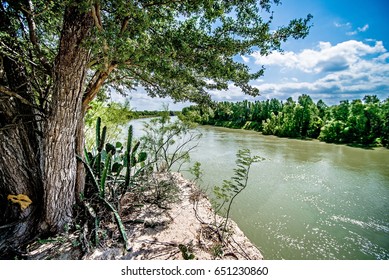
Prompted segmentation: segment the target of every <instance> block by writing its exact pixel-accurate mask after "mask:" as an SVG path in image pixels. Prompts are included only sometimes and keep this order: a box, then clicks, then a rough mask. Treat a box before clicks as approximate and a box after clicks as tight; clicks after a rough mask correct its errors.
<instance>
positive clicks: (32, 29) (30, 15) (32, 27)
mask: <svg viewBox="0 0 389 280" xmlns="http://www.w3.org/2000/svg"><path fill="white" fill-rule="evenodd" d="M27 3H28V9H26V8H22V11H23V14H24V15H25V17H26V19H27V23H28V30H29V35H30V42H31V43H32V45H33V46H34V48H35V52H36V54H37V56H38V59H39V61H40V62H41V63H42V65H43V67H44V68H45V69H46V71H47V72H48V74H49V75H51V72H52V66H51V65H50V63H49V62H48V60H47V58H46V57H45V56H44V55H43V54H42V51H41V47H40V45H39V41H38V36H37V35H36V24H35V20H34V5H33V3H32V1H31V0H28V1H27Z"/></svg>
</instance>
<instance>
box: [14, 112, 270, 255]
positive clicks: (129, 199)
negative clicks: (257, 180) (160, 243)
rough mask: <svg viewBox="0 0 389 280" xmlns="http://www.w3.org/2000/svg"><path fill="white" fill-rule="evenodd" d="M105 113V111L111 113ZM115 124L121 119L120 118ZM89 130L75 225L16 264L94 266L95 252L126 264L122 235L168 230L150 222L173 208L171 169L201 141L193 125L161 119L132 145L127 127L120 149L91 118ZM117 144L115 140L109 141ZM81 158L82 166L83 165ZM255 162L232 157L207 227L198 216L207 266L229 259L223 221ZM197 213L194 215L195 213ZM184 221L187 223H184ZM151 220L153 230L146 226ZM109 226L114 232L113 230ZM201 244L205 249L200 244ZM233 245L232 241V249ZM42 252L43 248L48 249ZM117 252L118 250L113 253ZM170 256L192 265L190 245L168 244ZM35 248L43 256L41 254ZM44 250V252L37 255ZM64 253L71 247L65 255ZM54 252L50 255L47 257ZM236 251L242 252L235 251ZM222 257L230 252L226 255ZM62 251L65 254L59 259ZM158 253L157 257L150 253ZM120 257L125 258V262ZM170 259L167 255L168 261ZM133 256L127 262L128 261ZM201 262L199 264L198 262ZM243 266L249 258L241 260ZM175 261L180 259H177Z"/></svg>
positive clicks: (196, 192) (164, 115) (242, 153)
mask: <svg viewBox="0 0 389 280" xmlns="http://www.w3.org/2000/svg"><path fill="white" fill-rule="evenodd" d="M110 110H112V109H109V110H108V111H110ZM119 118H126V115H122V116H120V117H119ZM94 127H95V133H94V134H95V143H94V145H93V146H92V148H91V149H90V150H88V149H85V152H84V157H81V156H78V157H77V158H78V160H79V161H81V162H82V163H83V164H84V165H85V167H86V170H87V175H86V186H85V192H84V193H82V195H81V197H80V198H79V199H80V201H81V203H79V204H78V205H77V207H76V209H75V212H76V219H75V221H74V223H72V224H69V225H68V226H67V230H66V233H65V234H62V235H58V236H56V237H54V238H49V239H40V240H38V242H36V243H33V244H32V245H31V246H29V248H28V249H27V252H25V253H23V254H19V257H21V258H34V259H36V258H38V259H51V258H54V259H55V258H67V259H69V258H70V259H78V258H94V257H93V254H95V253H94V252H95V250H98V248H105V250H106V251H109V250H111V249H112V248H116V247H122V248H123V251H120V250H119V252H115V253H114V254H115V256H113V255H112V253H108V254H111V255H110V256H109V257H107V256H106V255H107V253H104V252H103V253H102V254H103V255H104V257H103V258H120V257H126V256H127V258H132V257H129V255H131V253H129V252H131V250H133V248H132V246H133V244H131V242H130V241H129V236H128V232H129V231H131V230H129V228H131V227H132V226H133V225H138V224H142V225H143V226H144V227H151V228H155V227H158V228H160V230H162V231H163V229H164V228H166V226H167V222H162V223H161V222H157V221H155V219H158V218H156V217H157V216H158V215H160V213H161V212H160V211H169V210H170V209H171V207H172V205H173V204H175V203H177V201H178V200H180V197H181V196H180V192H182V190H181V189H180V187H179V186H178V185H177V180H176V179H175V176H174V175H172V173H171V172H172V169H173V167H175V168H176V169H178V170H179V169H180V168H181V166H182V164H183V163H184V162H188V161H189V159H190V152H191V151H194V149H195V147H196V146H197V144H198V141H199V139H200V137H201V134H199V133H197V132H196V130H195V129H193V128H194V127H193V123H186V122H182V121H180V120H176V121H172V120H171V118H170V116H169V112H168V111H164V112H160V116H159V117H157V118H153V119H151V120H149V121H148V122H147V123H146V122H145V124H144V129H143V130H144V135H143V136H142V137H141V138H140V139H134V137H133V127H132V125H130V126H129V127H128V132H127V136H126V143H122V142H111V143H109V142H107V139H106V138H107V126H102V118H101V117H97V118H96V123H95V125H94ZM116 136H117V135H116ZM83 158H85V160H84V159H83ZM260 160H262V158H260V157H256V156H254V157H253V156H251V155H250V151H249V150H247V149H245V150H239V151H238V152H237V161H236V163H237V168H236V169H235V170H234V173H235V175H234V176H233V177H232V180H231V181H227V180H226V181H224V184H223V185H222V186H220V187H217V186H216V187H214V195H215V196H214V198H213V199H212V204H213V206H214V216H213V221H212V222H207V221H204V220H203V219H202V218H201V217H200V215H199V214H198V213H197V214H196V217H197V219H198V220H199V223H201V224H203V225H204V226H203V227H204V229H206V230H205V231H206V235H204V236H203V237H200V239H201V238H204V239H209V240H211V244H212V245H210V246H209V247H208V249H207V251H208V254H210V255H211V256H213V257H212V258H215V259H216V258H218V259H222V258H224V255H225V253H226V252H229V253H228V254H227V255H235V254H237V253H236V252H231V248H230V249H229V247H230V246H231V245H230V244H231V242H232V241H231V238H232V236H233V234H234V232H233V231H234V228H233V227H231V226H230V219H229V215H230V214H229V213H230V210H231V207H232V203H233V201H234V199H235V197H236V196H237V195H239V193H240V192H242V191H243V190H244V188H245V187H246V186H247V180H248V175H249V170H250V166H251V164H253V163H254V162H257V161H260ZM190 171H191V173H192V175H193V176H194V178H195V179H194V182H198V181H200V180H201V174H202V173H203V171H202V170H201V166H200V164H199V163H198V162H196V163H194V165H193V167H191V168H190ZM202 196H203V197H204V196H205V194H204V193H203V192H202V191H201V190H200V189H197V188H195V189H193V190H192V193H191V194H190V200H191V201H192V203H193V209H197V208H198V204H199V200H201V197H202ZM150 205H151V207H153V209H157V210H153V211H152V213H149V214H151V216H154V218H153V217H152V218H151V219H148V220H147V219H146V218H142V217H143V216H142V215H143V214H142V215H139V217H141V218H135V219H131V218H129V217H130V216H134V214H135V213H142V212H144V211H149V210H144V209H149V208H150ZM196 211H199V212H201V210H198V209H197V210H195V212H196ZM186 218H187V219H190V218H189V217H186ZM153 220H154V222H153ZM113 221H114V222H115V225H114V224H113ZM202 242H204V241H202ZM235 242H236V241H235ZM47 244H49V246H47ZM120 244H121V245H120ZM169 246H170V247H173V249H171V248H170V251H169V252H170V253H167V254H166V255H167V258H169V257H172V256H173V257H172V258H177V254H180V255H181V258H182V259H185V260H191V259H195V258H198V256H197V255H195V254H194V247H195V246H196V245H195V244H193V243H192V241H190V242H189V243H185V244H183V243H177V244H175V245H174V244H173V245H172V244H169ZM41 247H42V248H43V249H41ZM45 247H47V248H48V249H44V248H45ZM66 247H70V252H69V250H66V249H65V248H66ZM53 248H55V250H54V249H53ZM240 249H241V248H240ZM228 250H229V251H228ZM64 251H65V252H66V251H67V252H66V253H64ZM156 251H157V250H156ZM126 252H127V255H126ZM172 252H173V253H172ZM131 256H132V255H131ZM200 257H201V256H200ZM245 257H246V258H249V254H247V253H246V255H245ZM178 258H180V257H178Z"/></svg>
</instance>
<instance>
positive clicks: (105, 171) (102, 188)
mask: <svg viewBox="0 0 389 280" xmlns="http://www.w3.org/2000/svg"><path fill="white" fill-rule="evenodd" d="M111 152H112V151H109V152H108V154H107V157H106V158H105V163H104V169H103V174H102V175H101V181H100V197H101V198H104V197H105V182H106V180H107V175H108V172H109V171H110V170H111V159H112V153H111Z"/></svg>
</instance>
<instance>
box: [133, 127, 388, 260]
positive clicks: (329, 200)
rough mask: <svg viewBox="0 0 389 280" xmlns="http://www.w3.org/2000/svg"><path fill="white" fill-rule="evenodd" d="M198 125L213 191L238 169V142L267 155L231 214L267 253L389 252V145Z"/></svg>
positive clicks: (206, 179)
mask: <svg viewBox="0 0 389 280" xmlns="http://www.w3.org/2000/svg"><path fill="white" fill-rule="evenodd" d="M140 123H141V122H140V121H139V120H138V121H135V122H134V123H133V124H134V128H135V130H138V129H140V127H141V126H140ZM198 130H199V132H201V133H202V135H203V136H202V139H201V141H200V144H199V146H198V148H197V149H196V151H195V152H193V153H192V154H191V159H192V162H195V161H198V162H200V163H201V168H202V170H203V172H204V175H203V178H202V182H201V187H202V188H204V189H205V190H207V191H210V190H211V189H212V187H213V186H215V185H221V184H222V182H223V180H224V179H229V178H230V177H231V176H232V175H233V168H234V167H235V159H236V156H235V155H236V152H237V150H238V149H240V148H249V149H250V150H251V152H252V154H256V155H259V156H261V157H264V158H265V160H264V161H262V162H259V163H255V164H254V165H253V166H252V168H251V171H250V179H249V184H248V187H247V188H246V189H245V190H244V191H243V192H242V193H241V194H240V195H239V196H238V197H237V199H236V201H235V203H234V204H233V209H232V215H231V216H232V219H233V220H234V221H236V222H237V223H238V225H239V227H240V228H241V229H242V230H243V232H244V233H245V234H246V236H247V237H248V238H249V239H250V240H251V241H252V242H253V243H254V244H255V245H257V247H258V248H259V249H260V250H261V252H262V254H263V255H264V257H265V259H288V260H292V259H309V260H314V259H322V260H327V259H349V260H350V259H389V150H388V149H383V148H378V149H372V150H368V149H361V148H353V147H349V146H345V145H335V144H327V143H322V142H319V141H303V140H296V139H286V138H277V137H274V136H264V135H261V134H259V133H257V132H253V131H245V130H233V129H227V128H219V127H210V126H200V127H198ZM138 131H139V130H138Z"/></svg>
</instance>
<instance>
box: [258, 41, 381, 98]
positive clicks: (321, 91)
mask: <svg viewBox="0 0 389 280" xmlns="http://www.w3.org/2000/svg"><path fill="white" fill-rule="evenodd" d="M253 57H254V58H255V61H256V63H257V64H260V65H265V66H272V67H280V68H281V70H282V69H284V70H285V69H286V70H287V71H281V72H280V73H284V72H285V74H286V75H289V74H290V75H295V74H296V70H299V71H301V73H304V75H302V77H303V78H301V77H300V78H299V81H293V80H292V79H285V78H280V79H279V80H280V81H279V82H277V83H259V82H258V83H256V86H257V88H258V89H259V90H260V92H261V94H262V95H263V96H265V97H268V96H269V97H270V96H272V97H277V98H281V99H286V98H288V97H289V96H292V97H297V96H298V95H300V94H302V93H305V94H309V95H311V96H312V97H313V98H315V97H316V99H318V98H323V100H324V99H326V100H327V101H329V102H330V103H331V102H332V101H331V100H330V99H333V101H334V100H339V99H340V98H348V99H352V98H361V97H363V96H364V95H366V94H377V95H378V96H379V97H380V98H381V99H384V98H387V97H388V94H389V63H388V62H389V53H388V52H387V50H386V49H385V47H384V45H383V43H382V42H380V41H377V42H375V43H374V44H370V45H369V44H367V43H364V42H360V41H355V40H350V41H346V42H342V43H339V44H337V45H332V44H330V43H328V42H320V43H319V44H318V46H317V48H315V49H305V50H302V51H301V52H299V53H295V52H286V53H285V54H281V53H278V52H277V53H273V54H271V55H269V56H267V57H261V56H259V55H258V54H253ZM265 75H266V74H265Z"/></svg>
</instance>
